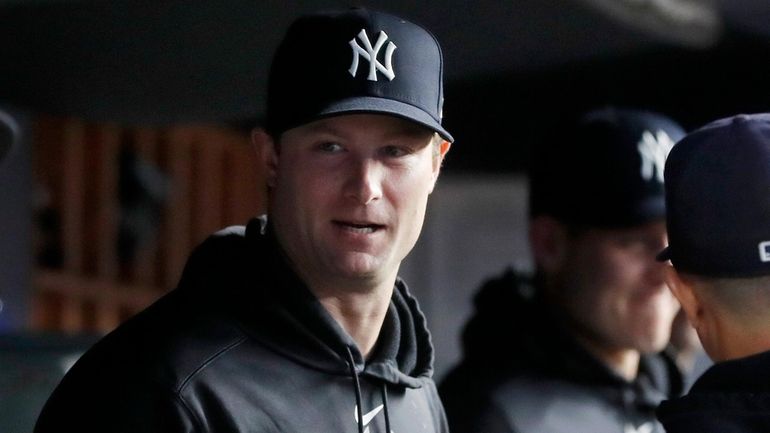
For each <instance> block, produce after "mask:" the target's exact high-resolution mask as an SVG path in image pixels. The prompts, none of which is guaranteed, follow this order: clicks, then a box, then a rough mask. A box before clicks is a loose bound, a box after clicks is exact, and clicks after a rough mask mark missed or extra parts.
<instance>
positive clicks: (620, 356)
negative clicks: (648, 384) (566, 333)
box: [576, 335, 641, 382]
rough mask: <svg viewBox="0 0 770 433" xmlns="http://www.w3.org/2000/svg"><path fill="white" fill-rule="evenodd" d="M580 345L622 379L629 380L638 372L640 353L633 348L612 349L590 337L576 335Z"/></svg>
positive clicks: (634, 377)
mask: <svg viewBox="0 0 770 433" xmlns="http://www.w3.org/2000/svg"><path fill="white" fill-rule="evenodd" d="M576 338H577V340H578V342H579V343H580V345H581V346H583V347H584V348H585V349H586V350H588V352H589V353H591V354H592V355H593V356H594V357H596V358H597V359H598V360H600V361H601V362H603V363H604V364H605V365H606V366H607V367H609V368H610V369H611V370H612V371H614V372H615V373H616V374H618V375H619V376H620V377H622V378H623V379H625V380H627V381H629V382H631V381H633V380H634V379H636V376H637V375H638V374H639V360H640V359H641V355H640V354H639V352H638V351H636V350H633V349H613V348H607V347H604V346H603V345H601V344H597V343H596V342H595V341H593V340H592V339H590V338H585V337H583V336H579V335H576Z"/></svg>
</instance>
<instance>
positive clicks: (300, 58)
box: [266, 8, 454, 142]
mask: <svg viewBox="0 0 770 433" xmlns="http://www.w3.org/2000/svg"><path fill="white" fill-rule="evenodd" d="M443 68H444V65H443V59H442V55H441V48H440V47H439V44H438V42H437V41H436V38H435V37H433V35H432V34H431V33H430V32H428V31H427V30H425V29H424V28H422V27H420V26H418V25H416V24H413V23H410V22H409V21H406V20H403V19H401V18H398V17H396V16H393V15H389V14H386V13H382V12H375V11H371V10H367V9H362V8H354V9H349V10H346V11H338V12H328V13H318V14H313V15H307V16H303V17H300V18H299V19H297V20H296V21H295V22H294V23H293V24H292V25H291V26H290V27H289V29H288V31H287V33H286V36H285V37H284V39H283V41H282V42H281V44H280V46H279V47H278V49H277V51H276V53H275V56H274V58H273V63H272V65H271V69H270V77H269V82H268V98H267V120H266V129H267V130H268V131H269V132H270V133H273V134H280V133H282V132H284V131H286V130H287V129H291V128H294V127H297V126H300V125H303V124H306V123H308V122H312V121H314V120H317V119H320V118H323V117H329V116H336V115H342V114H353V113H379V114H388V115H393V116H397V117H401V118H404V119H407V120H411V121H414V122H416V123H418V124H421V125H423V126H426V127H427V128H429V129H432V130H434V131H436V132H437V133H439V134H440V135H441V136H442V137H443V138H444V139H446V140H448V141H450V142H451V141H453V140H454V139H453V138H452V136H451V135H450V134H449V132H447V131H446V129H444V127H443V126H442V125H441V120H442V109H443V104H444V89H443Z"/></svg>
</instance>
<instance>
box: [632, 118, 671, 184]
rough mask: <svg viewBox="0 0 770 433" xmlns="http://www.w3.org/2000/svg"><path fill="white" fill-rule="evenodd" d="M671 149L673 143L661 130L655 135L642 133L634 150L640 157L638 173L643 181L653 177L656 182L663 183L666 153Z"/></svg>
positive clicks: (646, 132) (647, 132)
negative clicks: (640, 165)
mask: <svg viewBox="0 0 770 433" xmlns="http://www.w3.org/2000/svg"><path fill="white" fill-rule="evenodd" d="M672 147H674V141H673V140H671V137H669V136H668V134H666V131H663V130H662V129H659V130H658V132H656V133H655V135H652V132H650V131H644V132H643V133H642V139H641V140H639V143H637V145H636V148H637V150H639V155H641V157H642V167H641V170H640V171H641V176H642V178H643V179H644V180H647V181H649V180H652V176H653V175H654V176H655V177H656V178H657V180H658V182H663V168H664V167H665V164H666V157H667V156H668V152H670V151H671V148H672Z"/></svg>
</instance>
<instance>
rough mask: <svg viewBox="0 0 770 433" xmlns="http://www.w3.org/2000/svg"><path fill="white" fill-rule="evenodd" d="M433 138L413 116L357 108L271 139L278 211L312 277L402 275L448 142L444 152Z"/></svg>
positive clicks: (337, 279)
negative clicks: (275, 143) (400, 271)
mask: <svg viewBox="0 0 770 433" xmlns="http://www.w3.org/2000/svg"><path fill="white" fill-rule="evenodd" d="M432 138H433V133H432V132H431V131H429V130H427V129H425V128H423V127H420V126H418V125H416V124H414V123H413V122H409V121H406V120H402V119H399V118H396V117H392V116H384V115H373V114H355V115H344V116H338V117H331V118H327V119H322V120H318V121H315V122H312V123H309V124H306V125H303V126H300V127H297V128H294V129H291V130H288V131H286V132H285V133H284V134H283V135H282V137H281V142H280V144H279V145H278V147H279V148H278V149H276V147H275V146H273V147H271V149H272V152H273V156H272V158H273V161H274V164H273V166H274V167H273V169H272V172H271V173H270V175H269V180H268V181H269V183H270V185H271V187H272V195H271V204H270V216H271V221H272V222H273V224H274V227H275V230H276V235H277V236H278V239H279V241H280V243H281V245H282V246H283V248H284V249H285V251H286V253H287V255H288V256H289V259H290V260H291V261H292V263H293V265H294V267H295V269H296V270H297V272H298V273H299V274H300V276H301V277H303V278H304V279H305V280H306V282H307V283H309V284H311V285H313V284H314V283H318V282H320V283H321V284H326V285H329V284H340V285H341V286H343V285H344V284H345V283H349V282H351V281H354V282H355V281H359V282H362V281H370V282H373V283H375V284H376V283H379V282H387V281H389V280H392V279H394V278H395V277H396V274H397V272H398V267H399V265H400V263H401V260H402V259H403V258H404V257H405V256H406V255H407V253H408V252H409V251H410V250H411V249H412V247H413V246H414V244H415V242H416V241H417V237H418V235H419V234H420V230H421V228H422V223H423V219H424V216H425V208H426V204H427V200H428V195H429V194H430V193H431V191H432V190H433V186H434V183H435V181H436V178H437V176H438V172H439V167H440V163H441V158H442V157H443V153H444V152H445V151H446V150H447V149H448V144H445V145H442V146H441V154H440V155H439V154H437V153H436V151H437V150H436V149H435V148H434V147H435V146H436V145H435V144H433V143H432ZM276 150H277V151H276ZM364 287H366V285H364V284H362V285H361V288H362V289H363V288H364Z"/></svg>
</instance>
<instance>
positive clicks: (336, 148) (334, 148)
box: [318, 142, 342, 153]
mask: <svg viewBox="0 0 770 433" xmlns="http://www.w3.org/2000/svg"><path fill="white" fill-rule="evenodd" d="M318 150H321V151H323V152H329V153H337V152H341V151H342V146H340V144H339V143H334V142H326V143H321V144H319V145H318Z"/></svg>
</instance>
